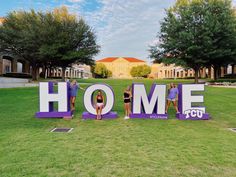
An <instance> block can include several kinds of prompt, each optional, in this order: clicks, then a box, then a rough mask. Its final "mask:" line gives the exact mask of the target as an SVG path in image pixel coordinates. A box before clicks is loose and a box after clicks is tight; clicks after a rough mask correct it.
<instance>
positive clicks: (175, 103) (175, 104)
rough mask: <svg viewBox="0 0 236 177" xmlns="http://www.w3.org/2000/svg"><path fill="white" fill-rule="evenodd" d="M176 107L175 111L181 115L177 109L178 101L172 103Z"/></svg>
mask: <svg viewBox="0 0 236 177" xmlns="http://www.w3.org/2000/svg"><path fill="white" fill-rule="evenodd" d="M172 103H173V105H174V107H175V110H176V113H179V110H178V107H177V101H176V100H175V101H172Z"/></svg>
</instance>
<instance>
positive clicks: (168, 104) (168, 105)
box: [165, 100, 170, 113]
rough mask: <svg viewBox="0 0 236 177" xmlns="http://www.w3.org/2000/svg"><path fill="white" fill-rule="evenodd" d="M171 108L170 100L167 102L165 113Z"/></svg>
mask: <svg viewBox="0 0 236 177" xmlns="http://www.w3.org/2000/svg"><path fill="white" fill-rule="evenodd" d="M169 107H170V100H167V103H166V111H165V113H167V111H168V109H169Z"/></svg>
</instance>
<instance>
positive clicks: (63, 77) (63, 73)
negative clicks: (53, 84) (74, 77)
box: [62, 67, 66, 81]
mask: <svg viewBox="0 0 236 177" xmlns="http://www.w3.org/2000/svg"><path fill="white" fill-rule="evenodd" d="M65 75H66V68H64V67H62V81H65V80H66V78H65Z"/></svg>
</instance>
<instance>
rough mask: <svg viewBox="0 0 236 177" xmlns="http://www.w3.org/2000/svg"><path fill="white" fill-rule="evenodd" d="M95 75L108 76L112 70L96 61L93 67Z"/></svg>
mask: <svg viewBox="0 0 236 177" xmlns="http://www.w3.org/2000/svg"><path fill="white" fill-rule="evenodd" d="M93 72H94V74H95V77H99V78H108V77H111V76H112V72H111V71H110V70H108V69H107V68H106V66H105V65H104V64H102V63H97V64H96V65H95V67H94V69H93Z"/></svg>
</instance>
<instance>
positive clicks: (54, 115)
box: [35, 111, 72, 118]
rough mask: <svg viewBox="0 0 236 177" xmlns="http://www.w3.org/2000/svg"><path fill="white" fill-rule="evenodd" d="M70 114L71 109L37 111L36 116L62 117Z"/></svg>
mask: <svg viewBox="0 0 236 177" xmlns="http://www.w3.org/2000/svg"><path fill="white" fill-rule="evenodd" d="M70 116H72V114H71V111H68V112H37V113H36V114H35V117H36V118H63V117H70Z"/></svg>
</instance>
